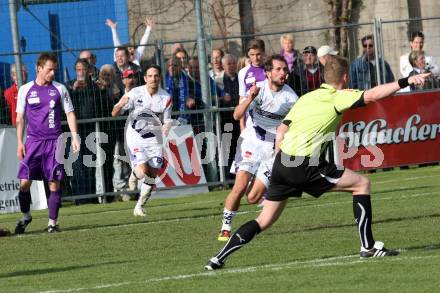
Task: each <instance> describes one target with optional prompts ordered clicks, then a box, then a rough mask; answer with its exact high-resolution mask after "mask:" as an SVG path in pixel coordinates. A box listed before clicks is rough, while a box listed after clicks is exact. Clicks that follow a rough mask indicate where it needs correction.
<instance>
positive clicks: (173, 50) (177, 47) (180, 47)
mask: <svg viewBox="0 0 440 293" xmlns="http://www.w3.org/2000/svg"><path fill="white" fill-rule="evenodd" d="M177 50H185V48H184V47H183V44H182V43H174V44H173V45H172V46H171V54H172V55H174V54H175V53H176V51H177Z"/></svg>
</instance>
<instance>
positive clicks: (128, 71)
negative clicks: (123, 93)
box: [122, 69, 136, 78]
mask: <svg viewBox="0 0 440 293" xmlns="http://www.w3.org/2000/svg"><path fill="white" fill-rule="evenodd" d="M135 73H136V72H135V71H134V70H133V69H125V70H124V71H123V72H122V78H127V77H129V76H130V75H134V74H135Z"/></svg>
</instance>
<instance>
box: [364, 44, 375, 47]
mask: <svg viewBox="0 0 440 293" xmlns="http://www.w3.org/2000/svg"><path fill="white" fill-rule="evenodd" d="M362 46H364V48H367V47H368V48H373V44H368V45H367V44H363V45H362Z"/></svg>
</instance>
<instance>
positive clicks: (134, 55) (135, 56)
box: [105, 17, 153, 66]
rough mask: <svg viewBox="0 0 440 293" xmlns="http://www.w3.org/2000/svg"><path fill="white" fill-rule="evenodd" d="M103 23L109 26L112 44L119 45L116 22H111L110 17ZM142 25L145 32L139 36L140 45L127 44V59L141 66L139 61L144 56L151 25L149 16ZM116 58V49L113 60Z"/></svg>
mask: <svg viewBox="0 0 440 293" xmlns="http://www.w3.org/2000/svg"><path fill="white" fill-rule="evenodd" d="M105 24H106V25H107V26H108V27H110V29H111V31H112V37H113V46H115V47H120V46H121V41H120V40H119V35H118V31H117V30H116V27H117V22H113V21H112V20H111V19H107V20H106V21H105ZM144 25H145V32H144V34H143V36H142V38H141V41H140V45H139V46H137V47H135V46H127V50H128V55H129V60H130V62H133V63H134V64H136V65H137V66H141V61H142V58H143V57H144V53H145V48H146V46H145V45H146V44H147V42H148V38H149V37H150V33H151V29H152V27H153V21H152V20H151V19H150V18H148V17H146V18H145V21H144ZM116 59H117V56H116V50H115V61H116Z"/></svg>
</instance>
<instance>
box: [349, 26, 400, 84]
mask: <svg viewBox="0 0 440 293" xmlns="http://www.w3.org/2000/svg"><path fill="white" fill-rule="evenodd" d="M361 41H362V47H363V54H362V56H360V57H358V58H356V59H355V60H354V61H353V63H351V66H350V88H353V89H359V90H367V89H369V88H372V87H375V86H376V85H378V82H377V79H376V67H377V66H378V67H379V71H380V78H381V79H382V76H383V72H382V66H381V64H382V59H381V58H379V64H376V60H375V52H374V40H373V36H372V35H367V36H365V37H363V38H362V40H361ZM384 62H385V81H383V83H389V82H392V81H394V75H393V72H392V71H391V67H390V65H389V64H388V62H386V61H384Z"/></svg>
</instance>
